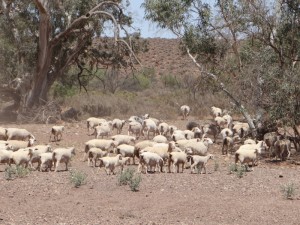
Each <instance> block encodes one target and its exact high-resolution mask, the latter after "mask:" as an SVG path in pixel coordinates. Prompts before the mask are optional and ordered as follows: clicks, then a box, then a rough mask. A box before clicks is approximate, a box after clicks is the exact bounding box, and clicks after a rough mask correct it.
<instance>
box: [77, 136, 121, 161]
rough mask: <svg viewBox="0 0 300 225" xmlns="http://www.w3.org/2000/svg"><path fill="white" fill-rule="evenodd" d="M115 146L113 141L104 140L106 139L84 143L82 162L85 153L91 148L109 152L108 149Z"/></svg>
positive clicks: (85, 155)
mask: <svg viewBox="0 0 300 225" xmlns="http://www.w3.org/2000/svg"><path fill="white" fill-rule="evenodd" d="M115 146H117V144H116V143H115V142H114V141H113V140H106V139H92V140H89V141H87V142H85V147H84V155H83V161H86V159H87V153H88V151H89V150H90V149H91V148H93V147H95V148H101V149H102V150H105V151H109V149H111V148H112V149H113V148H114V147H115Z"/></svg>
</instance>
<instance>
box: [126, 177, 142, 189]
mask: <svg viewBox="0 0 300 225" xmlns="http://www.w3.org/2000/svg"><path fill="white" fill-rule="evenodd" d="M141 181H142V177H141V175H140V174H139V175H136V176H134V177H133V178H132V179H131V180H130V182H129V187H130V190H131V191H134V192H135V191H138V190H139V186H140V183H141Z"/></svg>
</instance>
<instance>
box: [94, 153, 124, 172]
mask: <svg viewBox="0 0 300 225" xmlns="http://www.w3.org/2000/svg"><path fill="white" fill-rule="evenodd" d="M99 160H100V167H99V170H100V168H101V167H102V165H103V166H104V169H105V171H106V174H107V175H110V174H111V173H112V174H115V167H117V166H119V165H120V163H121V162H120V161H121V160H122V156H121V154H118V155H116V156H106V157H103V158H100V159H99Z"/></svg>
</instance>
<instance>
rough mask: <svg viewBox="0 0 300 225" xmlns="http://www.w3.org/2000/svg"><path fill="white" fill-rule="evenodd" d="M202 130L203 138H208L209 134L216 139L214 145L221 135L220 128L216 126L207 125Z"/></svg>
mask: <svg viewBox="0 0 300 225" xmlns="http://www.w3.org/2000/svg"><path fill="white" fill-rule="evenodd" d="M202 130H203V132H202V133H203V135H202V138H204V137H206V136H207V135H208V134H209V135H212V136H213V137H214V143H215V142H216V139H217V136H218V134H219V133H220V126H218V125H216V124H206V125H204V126H203V127H202Z"/></svg>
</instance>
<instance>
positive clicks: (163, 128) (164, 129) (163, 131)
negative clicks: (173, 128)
mask: <svg viewBox="0 0 300 225" xmlns="http://www.w3.org/2000/svg"><path fill="white" fill-rule="evenodd" d="M158 131H159V134H160V135H164V136H167V135H168V132H169V124H167V123H164V122H163V123H160V124H159V125H158Z"/></svg>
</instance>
